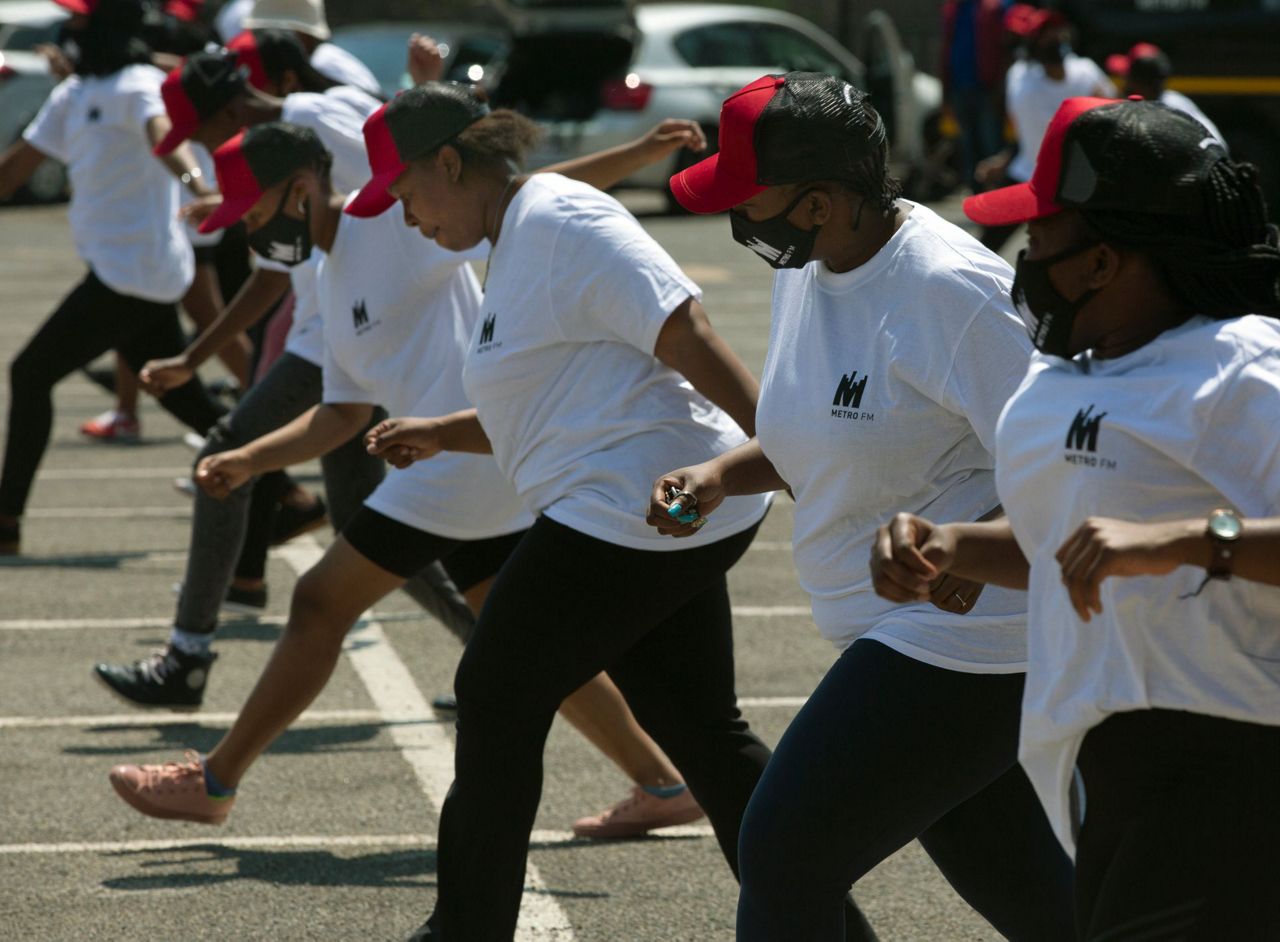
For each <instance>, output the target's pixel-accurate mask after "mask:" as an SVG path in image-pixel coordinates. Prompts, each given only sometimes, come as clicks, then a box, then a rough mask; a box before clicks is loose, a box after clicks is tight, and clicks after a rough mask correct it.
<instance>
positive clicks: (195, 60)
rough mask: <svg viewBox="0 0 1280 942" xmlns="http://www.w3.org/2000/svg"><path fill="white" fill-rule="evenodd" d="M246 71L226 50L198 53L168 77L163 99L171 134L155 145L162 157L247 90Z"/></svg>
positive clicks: (157, 153) (162, 94)
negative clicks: (245, 88) (245, 85)
mask: <svg viewBox="0 0 1280 942" xmlns="http://www.w3.org/2000/svg"><path fill="white" fill-rule="evenodd" d="M245 71H247V70H244V71H242V68H241V66H239V65H238V64H237V60H236V55H235V54H234V53H231V52H227V51H226V50H225V49H224V50H220V51H218V52H197V53H194V54H193V55H190V56H187V58H186V59H185V60H184V61H183V63H182V65H180V66H179V67H178V68H176V69H174V70H173V71H172V72H170V73H169V74H168V75H166V76H165V78H164V82H163V83H162V84H161V85H160V97H161V98H163V99H164V110H165V111H166V112H167V113H168V115H169V123H170V125H171V127H170V128H169V133H168V134H166V135H165V136H164V138H163V139H161V141H160V143H159V144H157V145H156V146H155V150H154V153H155V154H156V155H157V156H160V157H163V156H164V155H165V154H168V153H170V152H172V151H173V149H174V148H176V147H177V146H178V145H179V144H181V143H182V142H183V141H185V140H186V139H187V138H189V137H190V136H191V135H192V134H194V133H195V132H196V131H197V130H198V129H199V128H200V125H201V124H202V123H203V122H204V121H205V120H206V119H208V118H209V117H210V116H211V115H213V114H214V113H215V112H216V111H217V110H218V109H219V108H222V107H223V106H224V105H226V104H227V103H228V102H230V101H231V99H233V98H234V97H235V96H236V95H238V94H239V93H240V92H241V91H243V89H244V83H245Z"/></svg>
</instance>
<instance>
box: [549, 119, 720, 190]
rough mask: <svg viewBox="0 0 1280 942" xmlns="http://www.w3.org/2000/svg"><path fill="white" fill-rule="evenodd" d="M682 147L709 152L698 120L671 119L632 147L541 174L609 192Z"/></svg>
mask: <svg viewBox="0 0 1280 942" xmlns="http://www.w3.org/2000/svg"><path fill="white" fill-rule="evenodd" d="M681 147H687V148H688V149H689V150H691V151H693V152H694V153H701V152H702V151H704V150H706V149H707V137H706V135H705V134H703V133H702V127H701V126H700V125H699V124H698V122H697V121H688V120H685V119H683V118H668V119H667V120H665V121H663V122H661V123H660V124H658V125H657V126H656V127H654V128H653V129H652V130H650V131H649V133H647V134H646V135H644V137H640V138H637V139H636V140H634V141H631V142H630V143H629V144H619V145H618V146H617V147H611V148H609V149H608V150H602V151H599V152H597V153H594V154H588V155H587V156H585V157H575V158H574V159H573V160H566V161H563V162H561V163H558V164H552V165H551V166H550V167H543V168H542V169H540V170H539V171H537V172H538V173H559V174H562V175H564V176H566V177H571V178H572V179H574V180H581V181H582V182H583V183H590V184H591V185H592V186H594V187H595V188H596V189H598V190H607V189H609V187H611V186H616V185H617V184H619V183H621V182H622V181H623V180H625V179H626V178H627V177H629V176H631V175H632V174H633V173H635V172H636V171H637V170H642V169H644V168H645V167H647V166H649V165H650V164H655V163H657V162H658V161H660V160H663V159H664V158H666V157H667V156H668V155H669V154H672V153H674V152H675V151H677V150H679V149H680V148H681Z"/></svg>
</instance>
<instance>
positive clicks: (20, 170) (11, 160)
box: [0, 140, 47, 200]
mask: <svg viewBox="0 0 1280 942" xmlns="http://www.w3.org/2000/svg"><path fill="white" fill-rule="evenodd" d="M46 156H47V155H46V154H45V153H44V152H43V151H41V150H39V149H37V148H35V147H32V146H31V144H29V143H28V142H27V141H25V140H22V141H14V142H13V143H12V144H10V145H9V147H7V148H6V149H5V152H4V153H3V154H0V200H7V199H8V198H9V197H11V196H13V194H14V193H16V192H17V191H18V188H19V187H20V186H22V185H23V184H24V183H26V182H27V181H28V180H30V179H31V175H32V174H33V173H35V172H36V168H37V167H39V166H40V164H41V163H42V162H43V161H44V159H45V157H46Z"/></svg>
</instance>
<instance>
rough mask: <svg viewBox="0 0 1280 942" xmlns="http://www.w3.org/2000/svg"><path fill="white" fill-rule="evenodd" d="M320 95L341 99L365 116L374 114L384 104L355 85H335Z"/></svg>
mask: <svg viewBox="0 0 1280 942" xmlns="http://www.w3.org/2000/svg"><path fill="white" fill-rule="evenodd" d="M320 97H321V98H328V99H331V100H337V101H340V102H342V103H343V104H344V105H346V106H348V107H349V108H351V109H352V110H354V111H356V112H358V113H359V114H361V115H362V116H365V117H367V116H369V115H371V114H373V112H375V111H377V110H378V109H379V108H380V107H381V106H382V102H380V101H378V99H376V98H374V97H373V96H372V95H370V94H369V93H368V92H366V91H364V90H362V89H359V88H356V87H355V86H354V85H334V86H333V87H332V88H327V89H325V90H324V91H323V92H320Z"/></svg>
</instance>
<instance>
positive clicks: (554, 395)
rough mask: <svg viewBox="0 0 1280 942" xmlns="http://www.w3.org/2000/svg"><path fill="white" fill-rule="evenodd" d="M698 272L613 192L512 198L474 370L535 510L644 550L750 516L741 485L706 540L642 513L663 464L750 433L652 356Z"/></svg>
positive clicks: (764, 500) (480, 406)
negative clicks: (653, 522)
mask: <svg viewBox="0 0 1280 942" xmlns="http://www.w3.org/2000/svg"><path fill="white" fill-rule="evenodd" d="M698 295H699V291H698V287H697V285H695V284H694V283H693V282H692V281H690V280H689V279H688V278H687V277H686V276H685V275H684V273H683V272H681V271H680V268H679V267H678V266H677V265H676V263H675V262H674V261H672V259H671V257H670V256H669V255H668V254H667V253H666V252H665V251H663V249H662V247H661V246H659V245H658V243H656V242H655V241H654V240H653V239H652V238H651V237H650V236H649V235H648V233H646V232H645V231H644V229H642V228H641V227H640V224H639V223H638V222H636V220H635V217H633V216H632V215H631V214H630V213H628V212H627V211H626V210H625V209H623V208H622V206H621V205H620V204H619V203H618V202H617V200H615V199H613V198H612V197H610V196H607V195H605V194H604V193H601V192H600V191H599V190H597V189H595V188H594V187H591V186H588V185H587V184H585V183H579V182H576V181H573V180H569V179H567V178H565V177H562V176H560V175H558V174H551V173H539V174H536V175H534V176H533V177H530V178H529V180H528V181H527V182H526V183H525V184H524V185H523V186H522V187H521V188H520V189H519V191H517V193H516V195H515V196H514V197H513V198H512V200H511V203H510V204H509V205H508V207H507V210H506V214H505V216H504V220H503V224H502V234H501V237H500V238H499V240H498V244H497V246H496V248H495V249H494V251H493V254H492V256H491V258H490V262H489V273H488V285H487V288H486V291H485V297H484V302H483V308H482V311H483V314H482V318H481V321H480V323H479V324H478V325H477V327H476V330H475V335H474V336H473V337H472V338H471V344H470V348H469V352H468V354H467V361H466V365H465V366H464V368H463V380H464V382H465V384H466V392H467V397H468V398H469V399H470V400H471V402H473V403H474V404H475V406H476V409H477V411H478V413H479V416H480V423H481V424H482V425H483V426H484V429H485V432H486V433H487V434H488V436H489V440H490V441H491V442H492V443H493V449H494V456H495V457H496V458H497V459H498V465H499V466H500V467H501V468H502V470H503V471H504V472H505V473H506V474H507V476H508V477H509V478H511V480H512V481H513V482H514V483H515V486H516V490H517V491H518V492H519V493H520V496H521V497H522V498H523V499H524V501H525V505H526V506H527V507H528V508H529V509H530V510H531V511H532V512H534V513H545V514H546V515H547V516H548V517H550V518H551V519H553V520H556V521H558V522H559V523H563V524H564V525H566V526H569V527H572V528H573V529H575V530H578V531H579V532H581V533H585V534H587V535H588V536H592V537H595V538H597V539H600V540H604V541H606V542H608V543H613V544H616V545H619V546H627V547H631V548H634V549H643V550H658V551H674V550H682V549H688V548H690V547H691V546H696V545H701V544H705V543H713V542H716V541H717V540H721V539H724V538H725V537H728V536H732V535H733V534H735V533H739V532H741V531H743V530H746V529H747V528H749V527H751V526H753V525H754V524H755V523H756V522H757V521H759V520H760V519H761V518H762V517H763V516H764V513H765V510H766V509H767V507H768V504H769V500H770V496H771V495H756V496H751V497H733V498H730V499H729V500H727V501H725V502H724V504H723V505H721V506H720V507H719V508H717V510H716V512H715V513H714V514H713V515H712V516H711V521H710V523H708V524H707V525H706V526H705V527H703V529H702V531H701V532H700V533H698V534H697V535H696V536H693V537H689V538H688V539H684V540H673V539H671V537H667V536H661V535H660V534H659V533H658V532H657V531H656V530H654V529H653V528H652V527H650V526H648V525H647V524H646V523H645V520H644V518H645V514H646V512H647V510H648V507H649V493H650V489H651V488H652V486H653V481H654V479H656V478H657V477H658V475H660V474H662V473H664V472H666V471H670V470H671V469H673V468H679V467H683V466H685V465H689V464H696V463H698V462H702V461H706V460H708V459H709V458H712V457H713V456H715V455H718V454H720V453H721V452H724V451H727V450H728V449H730V448H733V447H735V446H736V445H739V444H741V443H742V442H743V441H745V440H746V436H745V435H744V434H743V432H742V430H741V429H740V428H738V426H737V424H736V423H735V422H734V421H733V420H732V419H730V418H729V416H727V415H726V414H725V413H724V412H722V411H721V410H720V409H718V408H717V407H716V406H714V405H713V404H712V403H711V402H709V401H708V400H707V399H706V398H704V397H703V396H702V395H700V394H699V393H698V392H696V391H695V390H694V389H693V387H692V386H691V385H690V384H689V382H688V381H687V380H685V379H684V377H682V376H680V375H679V374H678V373H676V372H675V371H674V370H671V369H669V368H668V367H666V366H664V365H663V364H662V363H661V362H659V361H658V360H657V359H655V358H654V356H653V349H654V344H655V343H656V342H657V339H658V334H659V332H660V331H661V329H662V326H663V324H665V323H666V320H667V317H668V316H669V315H670V314H671V312H672V311H674V310H675V309H676V308H677V307H679V306H680V305H681V304H682V303H683V302H684V301H685V300H687V299H688V298H690V297H698Z"/></svg>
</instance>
